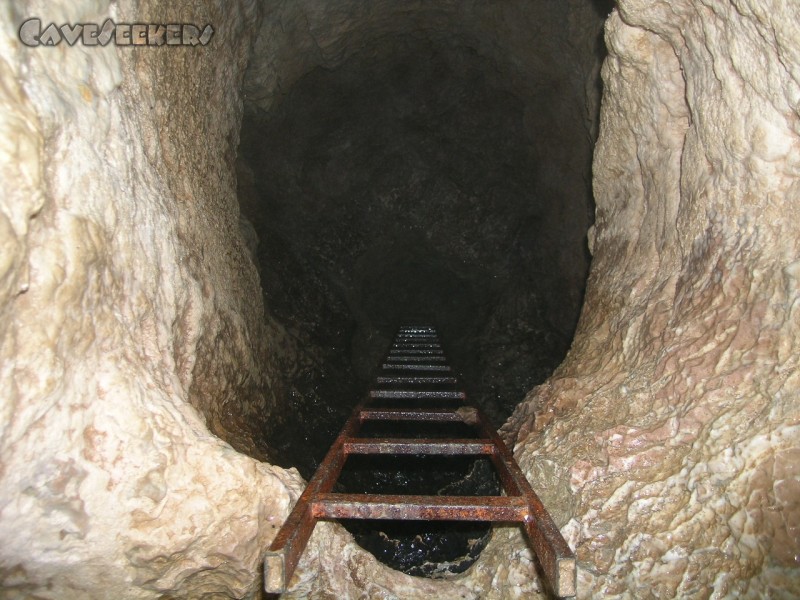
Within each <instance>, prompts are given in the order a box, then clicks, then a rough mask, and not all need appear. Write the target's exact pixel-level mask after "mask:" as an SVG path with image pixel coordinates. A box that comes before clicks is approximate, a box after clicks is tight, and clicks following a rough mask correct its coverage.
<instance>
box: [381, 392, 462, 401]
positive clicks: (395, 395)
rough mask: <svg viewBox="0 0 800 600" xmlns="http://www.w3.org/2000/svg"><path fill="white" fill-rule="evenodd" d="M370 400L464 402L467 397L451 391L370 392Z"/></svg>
mask: <svg viewBox="0 0 800 600" xmlns="http://www.w3.org/2000/svg"><path fill="white" fill-rule="evenodd" d="M369 397H370V398H392V399H399V398H408V399H409V400H421V399H424V398H439V399H441V400H464V399H465V398H466V397H467V396H466V394H464V392H459V391H453V390H372V391H371V392H370V393H369Z"/></svg>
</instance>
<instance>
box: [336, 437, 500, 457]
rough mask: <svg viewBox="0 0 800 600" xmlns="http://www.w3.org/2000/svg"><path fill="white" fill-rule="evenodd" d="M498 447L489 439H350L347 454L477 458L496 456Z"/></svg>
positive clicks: (345, 448)
mask: <svg viewBox="0 0 800 600" xmlns="http://www.w3.org/2000/svg"><path fill="white" fill-rule="evenodd" d="M495 448H496V446H495V445H494V442H492V441H491V440H488V439H481V440H474V439H468V438H467V439H460V438H453V439H437V438H419V439H417V438H413V439H404V438H374V439H373V438H350V439H349V440H346V441H345V443H344V452H345V454H424V455H433V454H436V455H447V456H458V455H467V456H477V455H481V454H489V455H491V454H494V452H495Z"/></svg>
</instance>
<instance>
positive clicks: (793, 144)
mask: <svg viewBox="0 0 800 600" xmlns="http://www.w3.org/2000/svg"><path fill="white" fill-rule="evenodd" d="M379 4H380V3H374V4H370V7H371V9H372V10H373V11H374V12H372V13H370V12H369V10H367V8H366V6H367V5H363V6H362V9H363V11H366V13H365V14H363V15H361V14H360V13H359V14H356V13H358V10H357V9H355V8H353V7H352V6H350V7H349V8H348V6H346V3H342V4H341V5H339V7H338V8H337V9H334V8H332V7H333V5H328V6H327V8H325V9H324V10H323V8H320V7H321V6H322V4H314V3H309V6H308V7H306V9H304V10H306V12H304V11H294V10H293V9H292V6H293V5H292V4H291V3H286V2H284V3H274V5H269V6H267V7H266V8H265V10H264V18H265V21H264V23H265V25H264V28H262V33H261V35H260V36H259V37H258V39H257V40H254V36H255V31H254V27H253V24H254V23H255V22H256V21H257V12H258V10H257V6H256V3H255V2H249V1H246V0H240V1H239V2H236V3H233V4H231V5H229V6H228V5H226V6H224V7H223V6H221V5H216V4H211V3H209V5H208V6H206V7H199V8H198V5H197V4H196V3H189V2H183V3H170V4H169V6H168V7H165V6H159V5H158V3H156V2H119V3H110V2H106V1H104V0H94V1H90V0H80V1H71V2H69V3H66V2H64V3H56V2H48V3H44V2H33V3H31V2H16V1H14V2H8V3H4V4H3V5H2V6H0V107H2V110H0V174H2V181H3V192H2V195H1V196H0V314H1V316H0V356H2V359H1V361H2V362H0V373H2V375H1V377H2V379H1V380H0V382H1V383H2V389H3V392H2V395H1V398H2V401H1V402H0V411H2V412H1V413H0V416H1V417H2V418H1V419H0V586H1V587H0V596H2V597H8V598H32V597H36V598H59V599H64V598H160V597H161V598H163V597H172V598H245V597H256V595H257V588H258V586H259V585H260V583H261V581H260V574H259V568H260V567H259V562H260V557H261V552H262V551H263V550H264V548H266V546H267V545H268V544H269V541H270V540H271V539H272V537H273V536H274V533H275V531H276V529H277V527H278V526H279V525H280V524H281V522H282V521H283V519H284V518H285V516H286V514H287V513H288V510H289V508H290V504H291V502H292V500H293V498H296V496H297V495H298V493H299V491H300V490H301V489H302V481H301V480H300V478H299V476H298V475H297V474H296V472H295V471H292V470H284V469H281V468H278V467H275V466H272V465H270V464H269V463H267V462H260V461H259V460H257V459H259V458H260V459H263V458H265V457H269V456H270V455H271V454H272V453H274V449H273V448H271V447H270V443H269V440H262V439H260V438H259V436H258V433H259V431H260V429H261V428H262V426H263V425H264V424H266V423H268V422H272V423H274V422H275V421H280V420H282V419H288V418H290V417H291V415H290V412H289V410H287V408H286V406H284V405H282V404H281V403H282V402H283V400H282V398H283V390H282V386H283V385H284V383H285V382H284V379H283V377H284V375H285V374H284V373H283V371H282V369H284V368H285V366H286V365H290V366H291V365H292V364H293V357H294V356H296V355H297V353H298V352H299V350H298V348H297V342H295V341H293V340H292V336H291V332H287V331H284V330H282V329H281V328H280V327H279V326H278V325H276V324H274V323H273V321H272V320H271V319H270V317H269V315H267V316H266V319H265V318H264V314H263V313H264V310H263V305H262V297H261V292H260V290H259V285H258V275H257V272H256V270H255V267H254V265H253V262H252V260H251V258H250V254H249V252H248V246H247V243H246V241H245V239H244V238H243V236H242V233H241V231H240V222H239V215H238V206H237V200H236V181H235V169H234V163H235V155H236V148H237V145H238V128H239V125H240V122H241V113H242V99H241V95H240V90H241V89H242V85H243V83H242V82H243V78H244V72H245V65H246V62H247V59H248V53H249V52H250V46H251V43H253V42H254V41H255V48H256V49H257V51H258V49H259V47H260V45H264V44H267V48H268V49H269V48H277V49H278V50H280V51H279V52H277V51H276V52H273V53H272V54H270V53H269V52H263V51H259V52H260V56H262V57H263V56H272V57H273V58H272V61H273V62H272V63H269V61H268V64H261V63H257V62H255V63H253V64H251V75H250V78H251V80H252V81H255V80H259V81H260V83H259V85H258V86H256V87H253V86H250V87H248V85H249V84H247V85H245V88H244V89H245V92H246V93H250V94H254V95H255V96H254V97H253V98H252V101H253V102H255V103H262V105H263V106H262V108H263V107H266V106H268V105H269V103H271V102H272V101H273V100H274V95H275V94H276V90H280V89H281V86H290V85H291V83H292V81H294V80H295V79H297V78H298V77H300V76H301V75H302V74H303V73H304V72H305V71H306V70H307V69H308V65H310V64H326V61H330V63H331V64H333V63H335V62H336V61H337V60H339V58H340V57H342V56H344V55H345V54H346V53H347V52H348V51H349V50H348V48H347V47H346V45H345V44H344V41H343V40H344V37H343V36H342V35H341V34H342V32H346V31H347V30H348V28H349V27H352V25H353V23H359V24H360V26H362V27H366V25H367V24H370V27H373V28H374V30H375V31H376V32H380V31H382V28H385V27H387V26H388V25H387V24H390V23H391V19H392V18H394V16H396V15H394V16H393V13H392V12H391V11H389V12H381V10H379V8H380V6H379ZM384 8H385V7H384ZM451 10H456V9H455V3H452V2H450V3H448V2H442V3H440V6H439V8H437V9H436V10H432V11H429V12H428V13H426V14H423V13H420V14H419V15H418V16H417V17H414V16H413V15H412V16H411V21H412V22H413V21H414V18H418V19H432V20H433V21H436V19H440V18H441V14H439V13H441V12H442V11H444V12H448V11H451ZM276 11H277V13H280V15H281V16H280V19H277V18H276V19H275V20H274V21H270V20H269V19H270V18H271V17H274V16H275V14H276ZM31 15H36V16H39V17H40V18H42V19H43V21H44V22H46V23H47V22H50V21H55V22H57V23H65V22H87V21H92V22H102V21H103V20H104V19H105V18H107V17H109V16H110V17H112V18H114V19H115V20H116V21H125V20H130V21H133V20H144V21H150V20H152V21H154V22H171V21H174V20H178V21H189V22H196V23H198V24H204V23H206V22H210V23H213V24H214V27H215V29H216V34H215V38H214V43H213V44H212V45H211V46H209V47H208V48H205V49H200V48H183V49H161V50H149V49H148V50H136V51H131V49H118V48H115V47H113V46H108V47H105V48H85V47H82V46H80V45H76V46H74V47H71V48H66V47H64V46H60V47H57V48H25V47H23V46H21V45H20V44H19V43H18V41H17V28H18V26H19V23H20V22H21V20H23V19H24V18H26V17H28V16H31ZM309 15H310V16H314V15H316V17H317V18H318V19H319V20H320V21H319V22H325V23H327V25H326V26H327V27H328V30H327V34H328V35H329V37H316V38H315V37H314V36H313V35H312V34H313V33H314V30H313V29H309V28H307V27H306V28H305V29H304V28H303V27H296V28H294V29H293V28H291V27H288V26H286V27H283V29H282V30H286V31H294V32H295V33H296V35H298V36H301V34H300V33H297V32H302V31H305V32H307V34H308V35H305V37H303V36H301V38H302V39H300V38H297V39H295V38H291V39H288V40H287V39H285V38H282V37H280V36H279V35H278V33H277V32H278V29H280V27H278V25H277V24H276V23H278V22H280V23H282V24H283V25H286V24H287V23H290V22H291V21H292V20H297V19H300V20H302V19H304V18H307V17H309ZM312 22H313V21H312ZM572 26H573V28H574V29H575V30H583V29H584V28H589V29H590V25H588V24H585V23H583V22H582V21H581V20H580V19H578V20H577V21H576V22H575V23H573V24H572ZM270 28H273V29H274V32H275V39H278V40H279V41H280V43H281V44H283V45H278V46H274V45H273V46H269V44H270V43H272V42H271V41H270V39H269V37H266V38H265V37H264V31H267V32H268V31H269V30H270ZM511 29H512V30H513V29H514V28H513V27H512V28H511ZM517 33H518V34H519V35H520V37H519V38H516V37H515V38H513V40H512V41H511V42H510V46H509V47H510V48H512V49H513V48H521V47H524V43H525V39H524V36H523V34H524V33H525V31H524V28H521V29H519V30H518V31H517ZM273 41H274V40H273ZM606 43H607V46H608V48H609V57H608V59H607V61H606V63H605V66H604V69H603V80H604V84H605V85H604V91H603V101H602V119H601V124H600V137H599V141H598V145H597V148H596V154H595V159H594V174H593V176H594V191H595V200H596V203H597V216H596V224H595V227H594V229H593V230H592V231H591V232H590V246H591V248H592V251H593V254H594V259H593V263H592V271H591V276H590V281H589V285H588V288H587V294H586V299H585V303H584V306H583V312H582V317H581V322H580V325H579V329H578V332H577V333H576V336H575V340H574V342H573V345H572V348H571V351H570V353H569V355H568V357H567V359H566V361H565V362H564V363H563V364H562V365H561V367H560V368H559V369H558V371H557V372H556V374H555V375H554V376H553V377H552V378H551V379H550V380H549V381H548V382H547V383H546V384H544V385H542V386H539V387H537V388H535V389H534V390H532V391H531V393H530V394H529V395H528V397H527V398H526V400H525V401H524V402H522V403H521V404H520V405H519V406H518V407H517V409H516V411H515V413H514V415H513V416H512V417H511V419H510V420H509V421H508V422H507V423H506V424H505V425H504V427H503V432H504V434H505V436H506V438H507V439H508V440H509V442H510V443H511V444H512V445H513V446H514V449H515V452H516V455H517V457H518V458H519V460H520V463H521V465H522V467H523V469H524V470H525V471H526V473H527V475H528V477H529V479H530V481H531V483H532V484H533V486H534V488H535V489H537V490H538V491H539V492H540V495H541V496H542V498H543V500H544V502H545V505H546V506H547V507H548V508H549V509H550V510H551V512H552V513H553V515H554V517H555V518H556V521H557V522H558V524H559V525H561V526H562V530H563V532H564V534H565V536H566V537H567V539H568V541H569V542H570V544H571V545H572V546H573V547H574V548H575V549H576V554H577V556H578V559H579V569H580V571H579V578H578V589H579V596H581V597H585V598H590V597H611V598H614V597H619V598H671V597H680V598H712V597H713V598H721V597H752V598H756V597H770V598H792V597H796V596H797V595H798V594H800V558H799V557H800V466H798V465H800V430H799V429H798V428H799V427H800V424H799V423H798V421H799V417H800V408H799V407H800V402H798V400H799V399H798V390H800V379H799V378H798V375H797V361H798V358H797V357H798V335H800V319H798V314H797V305H798V289H800V285H799V284H798V280H799V279H800V262H798V256H800V252H798V250H800V249H799V248H798V245H800V241H799V240H800V231H798V229H800V215H798V208H797V207H798V205H799V203H800V185H798V181H799V180H800V178H798V175H799V174H800V140H799V139H798V137H799V136H800V108H799V104H798V103H800V9H799V8H798V6H797V4H796V3H793V2H790V1H789V0H784V1H781V0H773V1H771V2H761V1H758V0H749V1H748V0H735V1H732V2H727V3H719V2H707V1H701V0H696V1H689V0H674V1H672V2H665V1H656V2H641V1H624V2H621V3H620V6H619V10H618V12H615V13H614V14H613V15H612V16H611V18H610V19H609V21H608V23H607V28H606ZM515 44H518V45H519V46H516V45H515ZM489 45H491V43H490V44H489ZM301 49H302V51H303V52H302V53H301ZM306 50H307V52H306ZM295 54H296V56H295ZM301 54H302V56H301ZM289 55H292V56H289ZM297 57H300V58H299V59H298V58H297ZM304 61H307V64H306V62H304ZM281 64H284V65H285V66H284V67H281V66H280V65H281ZM543 68H544V67H543ZM576 68H577V67H576ZM578 70H579V71H581V76H580V77H579V80H581V78H583V80H584V81H586V82H589V81H590V77H589V75H590V74H591V71H592V65H591V64H584V65H582V66H581V68H580V69H578ZM254 73H255V74H254ZM586 85H588V83H587V84H586ZM589 114H591V111H589ZM587 118H588V117H587ZM586 127H587V129H588V130H591V129H593V127H594V124H592V123H588V124H587V125H586ZM554 218H555V217H554ZM242 230H244V231H247V229H246V227H245V228H243V229H242ZM250 242H251V243H252V240H250ZM286 368H289V367H286ZM223 440H224V441H223ZM242 452H246V453H248V454H249V455H250V456H247V455H245V454H243V453H242ZM251 456H253V457H256V458H251ZM538 589H539V583H538V582H537V580H536V579H535V577H532V564H531V555H530V552H529V550H528V549H527V548H526V546H525V544H524V542H523V540H522V538H521V536H520V535H519V534H518V533H517V532H516V530H513V529H504V528H501V529H498V530H497V531H496V532H495V534H494V536H493V539H492V541H491V542H490V544H489V546H488V547H487V549H486V550H485V551H484V553H483V554H482V556H481V558H480V560H479V561H478V563H477V564H476V565H475V566H474V567H472V568H471V569H470V571H468V572H467V573H465V574H463V575H459V576H457V577H454V578H453V579H451V580H424V579H418V578H412V577H409V576H406V575H403V574H401V573H399V572H396V571H392V570H390V569H388V568H387V567H385V566H383V565H381V564H380V563H378V562H377V561H376V560H375V559H374V558H373V557H372V556H371V555H369V554H367V553H366V552H364V551H362V550H360V549H359V548H358V547H357V546H356V545H355V544H354V543H353V542H352V540H351V538H350V536H349V535H348V534H346V533H345V532H344V531H343V529H342V528H341V527H339V526H337V525H332V524H325V525H320V526H319V527H318V530H317V531H316V532H315V534H314V536H313V537H312V540H311V543H310V544H309V548H308V550H307V551H306V553H305V555H304V557H303V559H302V561H301V565H300V568H299V569H298V572H297V575H296V578H295V579H294V581H293V587H292V591H291V592H290V593H289V594H287V595H286V597H290V598H306V597H307V598H403V599H406V598H448V599H449V598H489V599H491V598H498V599H499V598H522V597H533V596H535V595H536V594H537V593H538Z"/></svg>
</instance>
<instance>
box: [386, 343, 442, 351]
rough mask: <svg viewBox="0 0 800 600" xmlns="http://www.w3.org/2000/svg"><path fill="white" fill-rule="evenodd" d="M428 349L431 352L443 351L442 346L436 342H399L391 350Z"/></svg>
mask: <svg viewBox="0 0 800 600" xmlns="http://www.w3.org/2000/svg"><path fill="white" fill-rule="evenodd" d="M419 348H427V349H429V350H441V348H442V345H441V344H437V343H435V342H398V343H395V344H393V345H392V347H391V348H390V350H403V349H406V350H416V349H419Z"/></svg>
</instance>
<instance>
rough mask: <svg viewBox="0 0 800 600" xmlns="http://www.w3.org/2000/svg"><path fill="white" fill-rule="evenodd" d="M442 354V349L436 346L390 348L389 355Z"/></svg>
mask: <svg viewBox="0 0 800 600" xmlns="http://www.w3.org/2000/svg"><path fill="white" fill-rule="evenodd" d="M395 355H403V356H443V355H444V350H442V349H437V348H392V349H391V350H389V356H395Z"/></svg>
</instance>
